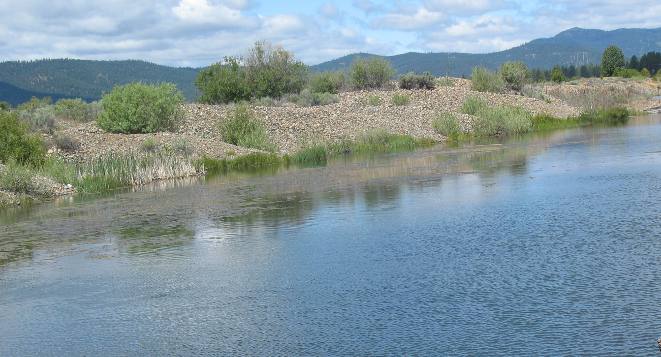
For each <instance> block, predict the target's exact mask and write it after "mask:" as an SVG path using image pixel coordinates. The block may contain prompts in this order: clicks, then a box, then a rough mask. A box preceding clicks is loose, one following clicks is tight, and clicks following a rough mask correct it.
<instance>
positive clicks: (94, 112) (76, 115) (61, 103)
mask: <svg viewBox="0 0 661 357" xmlns="http://www.w3.org/2000/svg"><path fill="white" fill-rule="evenodd" d="M99 112H100V110H99V107H98V103H96V102H95V103H90V104H88V103H85V102H84V101H83V100H82V99H60V100H58V101H57V103H55V114H56V115H57V116H58V117H60V118H64V119H69V120H75V121H80V122H90V121H94V120H96V119H97V117H98V115H99Z"/></svg>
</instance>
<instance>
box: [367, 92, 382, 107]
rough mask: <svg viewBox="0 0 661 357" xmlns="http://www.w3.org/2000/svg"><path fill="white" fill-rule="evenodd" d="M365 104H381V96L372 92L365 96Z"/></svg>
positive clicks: (374, 105)
mask: <svg viewBox="0 0 661 357" xmlns="http://www.w3.org/2000/svg"><path fill="white" fill-rule="evenodd" d="M367 105H370V106H373V107H376V106H379V105H381V98H380V97H379V96H378V95H374V94H372V95H370V96H369V97H367Z"/></svg>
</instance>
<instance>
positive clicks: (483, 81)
mask: <svg viewBox="0 0 661 357" xmlns="http://www.w3.org/2000/svg"><path fill="white" fill-rule="evenodd" d="M471 88H472V89H473V90H476V91H478V92H493V93H501V92H503V91H504V90H505V81H504V80H503V78H502V77H501V76H500V74H499V73H497V72H492V71H490V70H488V69H486V68H484V67H475V68H473V72H472V74H471Z"/></svg>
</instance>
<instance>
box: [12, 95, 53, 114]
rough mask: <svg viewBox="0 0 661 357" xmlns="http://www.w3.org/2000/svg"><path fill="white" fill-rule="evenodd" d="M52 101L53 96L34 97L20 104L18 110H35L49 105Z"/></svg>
mask: <svg viewBox="0 0 661 357" xmlns="http://www.w3.org/2000/svg"><path fill="white" fill-rule="evenodd" d="M52 103H53V100H52V99H51V97H43V98H37V97H32V98H30V100H28V101H27V102H25V103H22V104H19V105H18V107H16V110H17V111H19V112H20V111H26V110H34V109H37V108H41V107H46V106H49V105H51V104H52Z"/></svg>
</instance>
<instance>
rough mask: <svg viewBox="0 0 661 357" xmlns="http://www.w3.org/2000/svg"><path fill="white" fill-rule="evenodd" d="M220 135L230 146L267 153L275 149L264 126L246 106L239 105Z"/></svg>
mask: <svg viewBox="0 0 661 357" xmlns="http://www.w3.org/2000/svg"><path fill="white" fill-rule="evenodd" d="M220 133H221V135H222V137H223V140H225V142H227V143H230V144H234V145H238V146H243V147H248V148H254V149H260V150H265V151H273V150H274V149H275V148H274V146H273V144H272V143H271V142H270V141H269V140H268V136H267V135H266V128H265V127H264V124H262V122H261V121H260V120H259V119H257V118H256V117H255V114H254V113H253V112H252V111H251V110H250V109H249V108H248V106H247V105H245V104H240V105H237V106H236V108H234V112H233V113H232V114H231V115H230V117H229V118H227V120H225V121H223V122H222V123H221V125H220Z"/></svg>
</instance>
